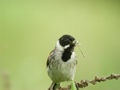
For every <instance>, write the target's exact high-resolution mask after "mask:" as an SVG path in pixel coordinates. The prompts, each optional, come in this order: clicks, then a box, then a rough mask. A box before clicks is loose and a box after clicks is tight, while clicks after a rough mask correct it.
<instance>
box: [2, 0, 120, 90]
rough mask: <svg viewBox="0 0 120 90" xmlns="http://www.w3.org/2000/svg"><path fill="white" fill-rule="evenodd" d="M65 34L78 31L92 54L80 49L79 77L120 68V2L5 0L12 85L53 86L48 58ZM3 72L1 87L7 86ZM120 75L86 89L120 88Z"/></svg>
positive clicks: (35, 89) (16, 88) (5, 60)
mask: <svg viewBox="0 0 120 90" xmlns="http://www.w3.org/2000/svg"><path fill="white" fill-rule="evenodd" d="M63 34H70V35H73V36H74V37H75V38H76V39H77V40H78V41H80V42H81V47H82V49H83V51H84V52H85V53H86V58H83V57H82V55H81V53H80V51H79V50H78V48H76V50H75V51H76V52H77V58H78V65H77V73H76V77H75V80H76V81H80V80H81V79H92V78H93V77H94V76H96V75H98V76H106V75H109V74H111V73H120V55H119V54H120V41H119V39H120V3H119V1H100V0H99V1H98V0H96V1H94V0H91V1H82V0H75V1H72V0H64V1H61V0H60V1H58V0H57V1H46V0H45V1H40V0H39V1H38V0H24V1H22V0H21V1H20V0H16V1H13V0H10V1H9V0H5V1H3V0H1V1H0V69H1V70H3V71H7V72H8V73H9V75H10V85H11V90H47V88H48V87H49V85H50V84H51V80H50V79H49V77H48V75H47V69H46V59H47V56H48V54H49V52H50V51H51V50H52V49H53V48H54V47H55V43H56V40H57V39H58V38H59V37H60V36H62V35H63ZM2 81H3V79H2V76H0V90H3V88H4V87H3V83H2ZM119 83H120V80H118V81H115V80H112V81H108V82H105V83H100V84H97V85H95V86H89V87H87V88H85V89H84V90H113V89H115V90H120V85H119Z"/></svg>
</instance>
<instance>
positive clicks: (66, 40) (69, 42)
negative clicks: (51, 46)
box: [56, 35, 78, 51]
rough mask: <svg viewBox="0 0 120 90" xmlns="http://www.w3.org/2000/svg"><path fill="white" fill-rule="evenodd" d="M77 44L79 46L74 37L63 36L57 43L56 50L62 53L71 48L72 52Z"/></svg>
mask: <svg viewBox="0 0 120 90" xmlns="http://www.w3.org/2000/svg"><path fill="white" fill-rule="evenodd" d="M77 44H78V41H77V40H75V38H74V37H73V36H71V35H63V36H62V37H60V38H59V40H58V41H57V44H56V49H57V50H60V51H64V50H65V49H68V48H71V50H73V49H74V47H75V46H76V45H77Z"/></svg>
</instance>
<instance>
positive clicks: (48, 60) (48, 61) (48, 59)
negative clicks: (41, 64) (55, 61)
mask: <svg viewBox="0 0 120 90" xmlns="http://www.w3.org/2000/svg"><path fill="white" fill-rule="evenodd" d="M53 52H54V50H52V51H51V52H50V54H49V56H48V58H47V63H46V66H47V67H48V66H49V63H50V57H51V54H52V53H53Z"/></svg>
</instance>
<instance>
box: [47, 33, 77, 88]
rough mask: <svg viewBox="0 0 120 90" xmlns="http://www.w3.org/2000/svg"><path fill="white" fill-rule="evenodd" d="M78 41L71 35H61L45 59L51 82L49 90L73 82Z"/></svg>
mask: <svg viewBox="0 0 120 90" xmlns="http://www.w3.org/2000/svg"><path fill="white" fill-rule="evenodd" d="M77 44H78V41H77V40H75V38H74V37H73V36H71V35H63V36H62V37H60V38H59V40H58V41H57V43H56V46H55V49H54V50H52V51H51V53H50V54H49V57H48V59H47V69H48V76H49V77H50V78H51V80H52V82H53V83H52V84H51V86H50V88H49V90H56V88H58V87H59V86H60V83H61V82H64V81H73V79H74V76H75V73H76V64H77V60H76V53H75V52H74V48H75V46H76V45H77Z"/></svg>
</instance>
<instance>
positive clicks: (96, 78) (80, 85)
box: [58, 74, 120, 90]
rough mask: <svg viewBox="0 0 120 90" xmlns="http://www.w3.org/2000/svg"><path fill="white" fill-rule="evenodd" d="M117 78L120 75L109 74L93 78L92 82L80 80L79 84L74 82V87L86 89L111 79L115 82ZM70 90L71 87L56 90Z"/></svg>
mask: <svg viewBox="0 0 120 90" xmlns="http://www.w3.org/2000/svg"><path fill="white" fill-rule="evenodd" d="M119 78H120V74H111V75H110V76H107V77H101V78H99V77H97V76H95V78H94V79H93V80H81V82H75V85H76V88H77V90H79V88H84V87H87V86H88V85H89V84H92V85H95V84H96V83H97V82H104V81H107V80H112V79H116V80H117V79H119ZM70 89H71V85H68V86H67V88H62V87H60V88H59V89H58V90H70Z"/></svg>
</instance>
